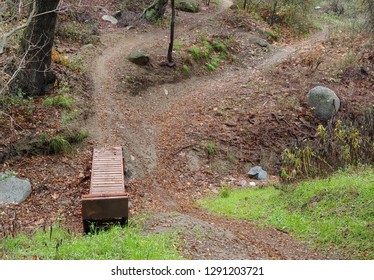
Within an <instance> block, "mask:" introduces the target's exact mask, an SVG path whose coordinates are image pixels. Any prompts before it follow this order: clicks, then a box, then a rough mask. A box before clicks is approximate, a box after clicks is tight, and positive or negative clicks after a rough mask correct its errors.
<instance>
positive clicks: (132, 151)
mask: <svg viewBox="0 0 374 280" xmlns="http://www.w3.org/2000/svg"><path fill="white" fill-rule="evenodd" d="M229 4H230V3H229V2H228V1H223V5H221V6H216V5H211V6H210V7H202V9H201V11H200V12H199V13H197V14H188V13H184V12H178V14H177V25H176V31H175V34H176V39H177V41H178V42H182V45H183V46H182V47H181V50H180V51H175V52H174V58H175V62H176V67H174V68H169V67H166V66H162V63H160V62H162V61H164V60H165V56H166V51H167V46H168V42H169V39H168V34H169V30H168V28H167V27H165V26H163V25H162V24H161V25H160V26H155V25H148V24H146V25H141V26H135V28H118V27H113V26H112V25H110V23H102V25H101V27H100V30H99V31H100V34H101V35H100V43H99V44H97V45H95V46H90V47H88V48H84V49H81V50H80V51H79V54H80V56H81V57H82V58H83V61H84V63H85V65H86V66H85V67H84V72H85V77H88V79H89V80H88V83H87V84H88V86H87V94H86V96H85V97H84V98H83V99H82V103H84V105H83V106H82V107H84V108H85V109H84V110H85V111H87V114H86V118H85V120H83V121H82V123H81V124H80V126H81V127H82V128H84V129H85V130H87V131H88V133H89V138H88V140H87V141H85V142H84V143H83V144H81V145H80V147H79V148H78V152H77V153H74V154H67V155H50V156H33V157H25V158H17V159H10V160H8V161H7V162H6V163H5V164H4V165H3V167H2V170H14V171H16V172H17V173H18V175H19V176H21V177H26V178H30V177H32V179H31V182H32V186H33V192H32V194H31V196H30V198H29V199H28V200H27V201H26V202H24V203H23V204H21V205H10V206H7V207H2V208H0V215H1V217H2V225H1V226H2V229H3V231H4V232H8V233H10V232H13V231H18V230H26V231H32V230H34V229H35V228H37V227H39V226H43V225H45V224H51V223H53V222H55V221H56V220H58V219H63V220H64V221H65V222H66V224H67V225H68V226H69V227H70V228H72V229H74V230H76V231H77V232H79V231H81V214H80V213H81V205H80V198H81V195H82V194H85V193H87V192H88V189H89V176H90V164H91V155H92V149H93V148H94V147H110V146H114V145H121V146H122V147H123V151H124V156H125V162H126V182H125V186H126V191H127V192H128V193H129V197H130V201H131V205H132V207H131V209H130V212H131V216H133V215H138V214H146V215H147V216H149V217H151V218H149V219H147V222H146V230H147V231H148V232H160V231H173V230H180V229H182V231H181V232H184V234H183V236H181V239H182V240H183V241H184V247H183V249H182V250H183V254H184V256H185V257H186V258H191V259H328V258H339V257H340V256H338V255H335V254H334V252H328V253H327V252H323V251H321V250H318V249H311V248H310V245H311V244H308V242H305V241H300V240H297V239H295V238H294V237H293V236H292V235H290V234H288V233H285V232H283V231H282V230H278V229H273V228H266V227H259V226H258V225H256V223H254V222H250V221H239V220H232V219H225V218H221V217H216V216H212V215H210V214H209V213H207V212H205V211H204V210H202V209H201V208H199V207H198V206H197V203H196V201H197V200H198V199H200V198H202V197H204V196H207V195H215V194H217V193H219V191H220V189H221V186H222V185H230V186H232V187H238V188H239V187H242V186H243V185H246V184H247V183H248V182H249V181H253V180H250V179H249V178H248V177H247V175H246V171H247V170H248V168H250V167H252V166H255V165H261V166H262V167H263V168H264V169H266V170H267V171H268V173H269V179H267V180H265V181H256V184H258V185H266V184H274V183H278V182H279V178H278V174H279V162H280V154H281V152H282V151H283V149H284V148H286V147H289V146H290V145H292V144H293V143H295V142H302V141H303V140H304V139H308V138H312V137H313V136H314V135H315V127H316V124H317V122H316V120H314V118H313V117H311V115H310V112H309V109H308V107H307V106H306V105H305V96H306V93H307V92H308V91H309V89H311V88H312V87H313V86H316V85H320V84H322V85H328V86H331V87H333V89H335V90H338V91H339V92H341V98H342V100H343V102H344V101H347V102H350V101H352V100H351V99H353V97H352V94H351V93H350V92H351V90H352V88H353V87H354V86H355V84H354V83H353V84H351V83H348V84H347V83H346V84H344V85H342V84H341V83H334V81H329V80H326V76H325V73H326V72H328V71H330V69H329V66H330V64H331V63H330V62H329V61H328V59H327V58H325V57H324V56H323V55H325V54H327V53H328V51H326V50H327V49H328V42H329V40H330V39H331V34H330V31H329V28H327V27H326V28H324V29H322V30H320V31H317V32H316V33H315V34H314V35H312V36H311V37H309V38H306V39H298V40H289V41H283V42H280V43H274V44H271V45H269V46H268V47H261V46H259V42H260V41H262V40H264V39H268V38H267V37H266V36H265V35H264V33H263V32H261V30H264V29H266V28H267V27H266V26H265V25H261V24H259V23H257V22H256V21H251V20H248V19H245V18H244V17H237V18H235V17H234V16H233V11H231V10H230V9H227V7H228V6H229ZM169 15H170V11H168V12H167V16H169ZM234 18H235V19H234ZM202 37H204V38H230V40H232V42H234V43H233V44H232V45H231V46H230V51H231V52H232V53H234V54H235V56H236V59H233V61H231V62H229V61H226V62H221V64H220V65H219V66H218V68H217V69H216V71H214V72H212V73H210V72H209V73H207V71H206V70H205V67H204V65H203V66H201V67H200V66H199V65H191V69H190V71H189V73H187V74H183V73H182V66H183V64H184V63H185V59H186V58H185V55H184V54H185V53H186V52H183V51H184V50H186V49H187V48H188V47H189V46H191V45H192V44H196V43H197V42H198V41H199V38H202ZM140 49H141V50H144V51H146V52H147V53H148V54H149V56H150V59H151V61H150V64H149V65H147V66H137V65H135V64H133V63H131V62H129V61H128V60H127V56H128V55H129V54H130V53H131V52H132V51H136V50H140ZM326 57H327V56H326ZM329 57H332V56H331V55H330V56H329ZM310 58H311V61H310ZM318 58H322V60H323V61H322V63H321V65H320V64H318V65H317V66H316V67H318V69H317V68H316V69H312V68H313V67H314V66H315V65H313V63H314V61H313V59H314V60H317V59H318ZM78 82H79V81H78ZM359 95H360V93H359V94H356V95H355V97H354V100H353V101H352V102H351V104H352V108H360V104H362V103H364V102H369V103H367V104H370V102H372V100H373V96H372V95H371V96H370V95H369V96H368V95H367V94H364V93H362V96H359ZM358 96H359V97H358ZM358 98H360V99H359V100H360V103H359V104H358V105H357V106H356V104H357V99H358ZM343 104H344V103H343ZM345 110H347V109H345V108H343V109H342V112H340V113H341V114H344V113H346V112H345ZM208 147H210V151H209V149H208ZM30 174H32V175H30ZM130 219H131V217H130Z"/></svg>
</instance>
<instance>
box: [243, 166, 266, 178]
mask: <svg viewBox="0 0 374 280" xmlns="http://www.w3.org/2000/svg"><path fill="white" fill-rule="evenodd" d="M247 174H248V176H249V177H250V178H253V179H257V180H265V179H266V178H267V176H268V173H267V172H266V171H265V170H263V169H262V167H261V166H255V167H252V168H251V169H249V171H248V173H247Z"/></svg>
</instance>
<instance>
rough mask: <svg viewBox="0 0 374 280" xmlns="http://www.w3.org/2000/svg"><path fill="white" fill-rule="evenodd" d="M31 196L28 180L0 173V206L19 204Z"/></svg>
mask: <svg viewBox="0 0 374 280" xmlns="http://www.w3.org/2000/svg"><path fill="white" fill-rule="evenodd" d="M30 194H31V184H30V182H29V181H28V180H23V179H19V178H16V177H14V176H12V175H8V174H3V173H0V205H1V204H11V203H21V202H23V201H25V199H26V198H27V197H28V196H29V195H30Z"/></svg>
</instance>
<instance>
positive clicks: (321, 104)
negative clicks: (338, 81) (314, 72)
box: [307, 86, 340, 121]
mask: <svg viewBox="0 0 374 280" xmlns="http://www.w3.org/2000/svg"><path fill="white" fill-rule="evenodd" d="M307 102H308V105H309V106H311V107H312V108H313V114H314V116H315V117H316V118H318V119H320V120H322V121H327V120H329V119H331V118H332V117H333V116H334V115H335V114H336V112H338V110H339V108H340V99H339V97H338V96H337V95H336V94H335V92H333V91H332V90H331V89H329V88H326V87H322V86H317V87H314V88H312V89H311V90H310V91H309V93H308V95H307Z"/></svg>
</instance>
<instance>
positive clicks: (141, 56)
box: [127, 50, 149, 66]
mask: <svg viewBox="0 0 374 280" xmlns="http://www.w3.org/2000/svg"><path fill="white" fill-rule="evenodd" d="M127 59H128V60H130V61H131V62H132V63H135V64H136V65H143V66H144V65H147V64H148V63H149V55H148V54H147V53H146V52H144V51H142V50H137V51H134V52H132V53H130V54H129V55H128V57H127Z"/></svg>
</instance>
